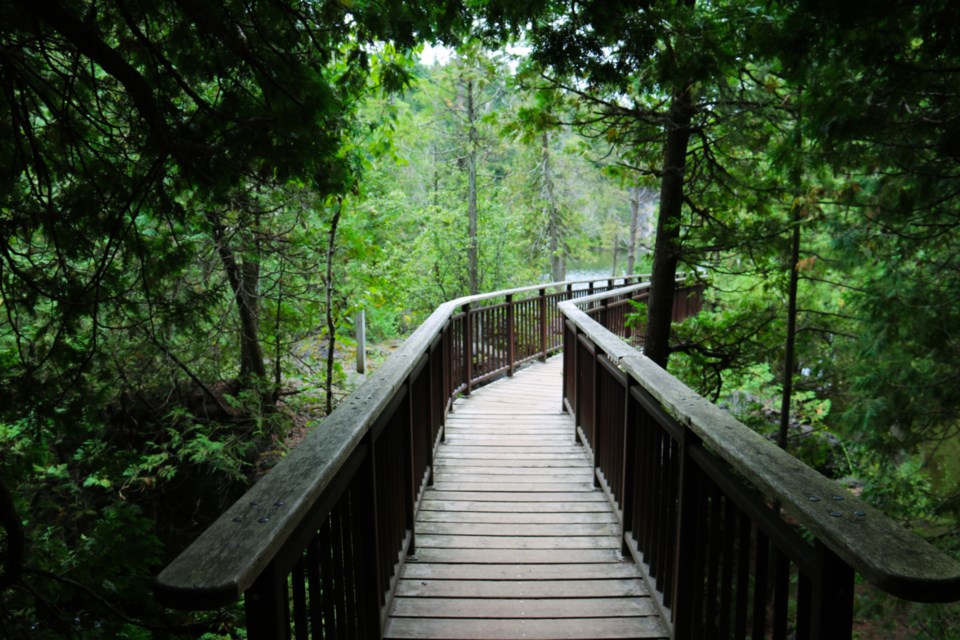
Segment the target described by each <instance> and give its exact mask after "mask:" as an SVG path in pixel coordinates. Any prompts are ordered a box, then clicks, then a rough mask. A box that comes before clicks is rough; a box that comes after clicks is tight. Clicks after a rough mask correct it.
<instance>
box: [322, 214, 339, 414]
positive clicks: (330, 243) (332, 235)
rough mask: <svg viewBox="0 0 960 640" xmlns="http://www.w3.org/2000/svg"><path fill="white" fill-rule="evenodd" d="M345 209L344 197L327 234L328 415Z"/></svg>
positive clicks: (331, 402) (330, 399) (331, 406)
mask: <svg viewBox="0 0 960 640" xmlns="http://www.w3.org/2000/svg"><path fill="white" fill-rule="evenodd" d="M342 210H343V199H342V198H341V199H339V200H338V201H337V209H336V211H335V212H334V214H333V219H332V220H331V221H330V232H329V235H328V236H327V282H326V285H327V286H326V303H327V380H326V383H327V389H326V395H327V404H326V409H327V415H330V413H331V412H332V411H333V361H334V354H335V351H336V347H337V325H336V322H334V317H333V254H334V251H335V250H336V248H337V225H339V224H340V212H341V211H342Z"/></svg>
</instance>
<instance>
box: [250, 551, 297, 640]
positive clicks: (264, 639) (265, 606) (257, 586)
mask: <svg viewBox="0 0 960 640" xmlns="http://www.w3.org/2000/svg"><path fill="white" fill-rule="evenodd" d="M244 608H245V609H246V620H247V638H249V640H282V639H283V638H289V637H290V605H289V603H288V602H287V576H286V575H284V574H281V573H280V571H279V570H278V568H277V565H276V563H275V562H271V563H270V564H269V565H267V568H266V569H264V571H263V573H261V574H260V577H258V578H257V580H256V581H255V582H254V583H253V586H251V587H250V588H249V589H248V590H247V592H246V593H245V594H244Z"/></svg>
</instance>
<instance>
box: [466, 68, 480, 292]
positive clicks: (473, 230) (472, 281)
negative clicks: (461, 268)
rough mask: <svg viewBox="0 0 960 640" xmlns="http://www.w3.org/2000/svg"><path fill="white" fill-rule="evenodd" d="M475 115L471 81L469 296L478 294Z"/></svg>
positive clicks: (469, 111)
mask: <svg viewBox="0 0 960 640" xmlns="http://www.w3.org/2000/svg"><path fill="white" fill-rule="evenodd" d="M476 120H477V114H476V110H475V106H474V95H473V80H472V79H471V80H467V125H468V127H469V128H468V138H467V189H468V193H467V218H468V219H469V228H468V233H467V272H468V279H469V285H470V294H471V295H476V294H478V293H480V269H479V257H478V251H477V124H476Z"/></svg>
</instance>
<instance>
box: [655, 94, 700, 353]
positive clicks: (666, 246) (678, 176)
mask: <svg viewBox="0 0 960 640" xmlns="http://www.w3.org/2000/svg"><path fill="white" fill-rule="evenodd" d="M692 119H693V101H692V98H691V95H690V89H689V88H685V89H683V90H682V91H681V92H680V93H677V94H675V95H674V96H673V99H672V100H671V101H670V118H669V122H668V127H669V128H668V129H667V137H666V141H665V143H664V153H663V176H662V178H661V180H660V214H659V216H658V218H657V240H656V244H655V245H654V248H653V273H652V275H651V280H652V282H651V284H650V301H649V307H648V312H647V334H646V338H645V340H644V345H643V352H644V354H645V355H646V356H647V357H648V358H650V359H651V360H653V361H654V362H656V363H657V364H658V365H660V366H661V367H664V368H666V366H667V360H668V359H669V357H670V325H671V322H672V317H673V289H674V280H675V279H676V276H677V263H678V261H679V259H680V244H679V239H680V222H681V213H682V211H683V177H684V176H683V174H684V168H685V165H686V159H687V144H688V142H689V140H690V123H691V121H692Z"/></svg>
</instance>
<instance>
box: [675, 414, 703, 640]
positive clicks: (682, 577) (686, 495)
mask: <svg viewBox="0 0 960 640" xmlns="http://www.w3.org/2000/svg"><path fill="white" fill-rule="evenodd" d="M678 444H679V445H680V469H679V474H680V478H679V482H678V485H677V489H678V493H679V495H678V496H677V501H678V505H677V533H676V536H677V544H676V557H675V558H674V566H673V570H674V571H675V574H674V581H673V589H674V592H673V602H672V603H671V604H672V606H671V611H672V613H673V625H674V626H673V638H674V640H688V639H691V638H693V637H694V629H695V628H696V626H695V625H696V624H697V622H696V621H695V620H694V616H695V615H696V613H695V612H696V611H697V599H698V598H699V597H700V595H701V591H700V588H701V586H702V585H698V584H697V563H696V560H697V554H696V549H697V545H698V544H699V541H698V539H697V537H698V536H697V517H698V515H699V511H700V509H701V505H700V496H699V484H700V482H699V478H698V472H699V470H698V469H697V467H696V463H694V461H693V459H692V458H691V457H690V450H691V449H692V448H693V447H694V446H697V445H699V444H700V438H698V437H697V436H696V435H695V434H694V433H693V432H691V431H690V430H689V429H687V428H684V429H683V432H682V436H681V438H680V442H679V443H678Z"/></svg>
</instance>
